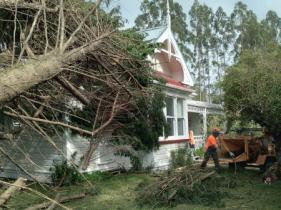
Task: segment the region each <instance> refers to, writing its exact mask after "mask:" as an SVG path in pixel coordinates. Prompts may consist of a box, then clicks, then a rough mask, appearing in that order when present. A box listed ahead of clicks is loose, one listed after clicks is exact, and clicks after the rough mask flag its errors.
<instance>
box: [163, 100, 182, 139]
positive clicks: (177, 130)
mask: <svg viewBox="0 0 281 210" xmlns="http://www.w3.org/2000/svg"><path fill="white" fill-rule="evenodd" d="M183 102H184V100H183V99H181V98H174V97H170V96H168V97H166V117H167V123H168V125H169V132H168V135H169V136H184V135H185V120H184V105H183Z"/></svg>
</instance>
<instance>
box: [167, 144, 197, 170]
mask: <svg viewBox="0 0 281 210" xmlns="http://www.w3.org/2000/svg"><path fill="white" fill-rule="evenodd" d="M191 164H192V157H191V151H190V150H189V149H188V148H187V147H184V148H179V149H177V150H175V151H172V152H171V160H170V166H171V168H172V169H174V168H178V167H183V166H189V165H191Z"/></svg>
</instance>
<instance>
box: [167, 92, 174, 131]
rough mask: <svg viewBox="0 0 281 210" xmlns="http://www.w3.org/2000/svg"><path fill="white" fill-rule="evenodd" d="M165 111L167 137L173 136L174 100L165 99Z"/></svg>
mask: <svg viewBox="0 0 281 210" xmlns="http://www.w3.org/2000/svg"><path fill="white" fill-rule="evenodd" d="M166 110H167V123H168V125H169V132H168V135H169V136H174V134H175V112H174V98H172V97H167V98H166Z"/></svg>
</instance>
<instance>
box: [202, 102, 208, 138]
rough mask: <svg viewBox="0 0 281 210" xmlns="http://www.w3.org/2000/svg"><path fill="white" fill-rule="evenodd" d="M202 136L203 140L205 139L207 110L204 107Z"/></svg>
mask: <svg viewBox="0 0 281 210" xmlns="http://www.w3.org/2000/svg"><path fill="white" fill-rule="evenodd" d="M203 135H204V138H206V137H207V108H206V107H205V108H204V111H203Z"/></svg>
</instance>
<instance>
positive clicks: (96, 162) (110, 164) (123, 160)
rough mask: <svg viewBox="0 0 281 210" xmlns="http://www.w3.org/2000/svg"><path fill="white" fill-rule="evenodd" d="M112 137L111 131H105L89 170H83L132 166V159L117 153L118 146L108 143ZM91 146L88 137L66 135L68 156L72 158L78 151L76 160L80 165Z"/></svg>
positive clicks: (88, 170) (105, 169)
mask: <svg viewBox="0 0 281 210" xmlns="http://www.w3.org/2000/svg"><path fill="white" fill-rule="evenodd" d="M110 137H111V133H105V134H104V135H103V138H104V139H103V141H102V142H101V143H100V144H99V146H98V148H97V149H96V150H95V152H94V154H93V156H92V158H91V161H90V162H89V166H88V168H87V170H86V171H83V170H82V169H81V172H92V171H109V170H115V169H120V168H125V169H129V168H130V167H131V164H130V159H129V158H128V157H123V156H119V155H115V153H116V147H114V146H111V145H109V144H108V143H106V141H107V140H108V139H109V138H110ZM89 146H90V142H89V139H87V138H83V137H81V136H79V135H76V136H70V135H69V134H67V136H66V150H67V154H68V158H69V159H71V155H72V154H74V153H76V159H75V162H76V163H77V164H79V165H80V161H81V159H82V158H83V156H84V154H86V152H87V150H88V148H89Z"/></svg>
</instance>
